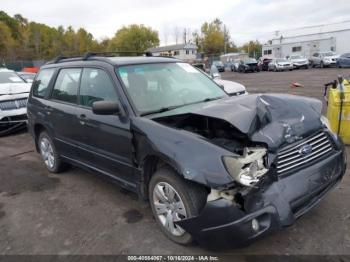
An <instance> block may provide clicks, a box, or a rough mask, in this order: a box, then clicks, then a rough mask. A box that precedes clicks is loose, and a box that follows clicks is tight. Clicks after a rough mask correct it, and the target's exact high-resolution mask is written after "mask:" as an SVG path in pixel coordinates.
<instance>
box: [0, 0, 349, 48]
mask: <svg viewBox="0 0 350 262" xmlns="http://www.w3.org/2000/svg"><path fill="white" fill-rule="evenodd" d="M0 10H3V11H5V12H7V13H8V14H9V15H14V14H17V13H19V14H21V15H22V16H24V17H26V18H28V19H29V20H30V21H35V22H39V23H45V24H47V25H49V26H54V27H57V26H59V25H63V26H64V27H67V26H69V25H71V26H73V28H75V29H78V28H79V27H84V28H85V29H86V30H87V31H89V32H90V33H92V34H93V36H94V37H95V38H96V39H98V40H101V39H103V38H104V37H112V36H114V34H115V32H116V31H117V30H118V29H119V28H121V27H122V26H124V25H129V24H135V23H136V24H144V25H146V26H150V27H152V28H153V29H155V30H157V31H158V32H159V38H160V40H161V45H166V44H174V43H175V39H176V37H175V35H176V33H175V32H176V31H178V32H182V31H183V30H184V28H186V29H187V30H188V31H189V32H191V33H192V32H194V31H196V30H197V31H200V27H201V25H202V24H203V23H204V22H206V21H207V22H210V21H212V20H214V19H215V18H219V19H220V20H221V21H223V23H224V24H225V25H226V26H227V29H228V30H229V32H230V38H231V40H233V41H234V42H235V43H236V44H238V45H241V44H243V43H245V42H246V41H249V40H256V39H257V40H259V41H260V42H262V43H265V42H266V41H267V40H269V39H270V38H272V36H273V33H274V32H275V31H277V30H279V31H283V30H289V29H293V28H298V27H303V26H312V25H319V24H328V23H334V22H340V21H345V20H350V0H220V1H214V0H192V1H191V0H176V1H175V0H124V1H120V0H97V1H88V0H0ZM178 35H181V33H180V34H179V33H178ZM180 38H181V37H180V36H179V39H180ZM179 42H180V40H179Z"/></svg>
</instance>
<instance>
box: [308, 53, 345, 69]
mask: <svg viewBox="0 0 350 262" xmlns="http://www.w3.org/2000/svg"><path fill="white" fill-rule="evenodd" d="M338 58H339V55H337V54H336V53H334V52H332V51H328V52H317V53H314V54H313V55H312V56H311V58H310V65H311V66H312V67H315V66H319V67H321V68H323V67H329V66H335V65H336V64H337V59H338Z"/></svg>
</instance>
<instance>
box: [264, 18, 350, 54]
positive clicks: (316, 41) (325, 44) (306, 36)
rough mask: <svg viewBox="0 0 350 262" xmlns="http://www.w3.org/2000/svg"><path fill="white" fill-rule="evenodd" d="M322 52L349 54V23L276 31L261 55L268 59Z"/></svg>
mask: <svg viewBox="0 0 350 262" xmlns="http://www.w3.org/2000/svg"><path fill="white" fill-rule="evenodd" d="M324 51H334V52H336V53H338V54H342V53H347V52H350V21H344V22H340V23H334V24H327V25H318V26H308V27H302V28H296V29H289V30H286V31H276V32H275V35H274V36H273V37H272V39H271V40H269V41H268V43H267V44H265V45H263V47H262V55H263V56H268V57H286V56H290V55H299V54H300V55H304V56H306V57H310V56H311V55H312V54H313V53H315V52H324Z"/></svg>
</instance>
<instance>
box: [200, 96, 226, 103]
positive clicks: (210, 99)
mask: <svg viewBox="0 0 350 262" xmlns="http://www.w3.org/2000/svg"><path fill="white" fill-rule="evenodd" d="M221 98H223V96H217V97H208V98H205V99H203V100H201V101H198V102H197V103H201V102H210V101H214V100H218V99H221Z"/></svg>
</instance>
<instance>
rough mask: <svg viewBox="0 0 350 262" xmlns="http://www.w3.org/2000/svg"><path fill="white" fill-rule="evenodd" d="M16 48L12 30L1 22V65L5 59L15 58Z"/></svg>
mask: <svg viewBox="0 0 350 262" xmlns="http://www.w3.org/2000/svg"><path fill="white" fill-rule="evenodd" d="M14 47H15V41H14V39H13V38H12V35H11V29H10V28H9V27H8V26H7V25H6V24H5V23H4V22H0V63H2V60H3V59H5V58H8V57H11V56H14V52H15V50H14Z"/></svg>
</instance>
